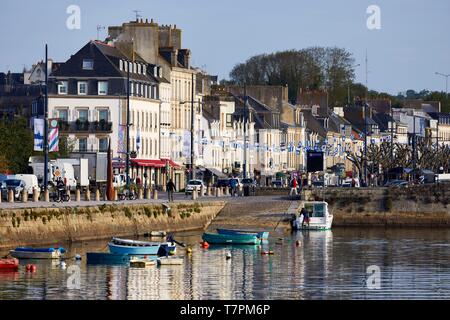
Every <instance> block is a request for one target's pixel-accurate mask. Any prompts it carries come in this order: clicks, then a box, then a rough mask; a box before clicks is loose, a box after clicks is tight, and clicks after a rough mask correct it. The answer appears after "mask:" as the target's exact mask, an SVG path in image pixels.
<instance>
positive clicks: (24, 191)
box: [22, 189, 28, 203]
mask: <svg viewBox="0 0 450 320" xmlns="http://www.w3.org/2000/svg"><path fill="white" fill-rule="evenodd" d="M22 202H23V203H27V202H28V191H27V190H26V189H23V190H22Z"/></svg>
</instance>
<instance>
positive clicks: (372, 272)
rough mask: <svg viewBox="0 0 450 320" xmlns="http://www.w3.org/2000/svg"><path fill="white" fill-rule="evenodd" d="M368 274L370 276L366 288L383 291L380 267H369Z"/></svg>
mask: <svg viewBox="0 0 450 320" xmlns="http://www.w3.org/2000/svg"><path fill="white" fill-rule="evenodd" d="M366 273H367V274H368V275H369V276H368V277H367V280H366V286H367V289H369V290H380V289H381V269H380V267H379V266H376V265H372V266H368V267H367V271H366Z"/></svg>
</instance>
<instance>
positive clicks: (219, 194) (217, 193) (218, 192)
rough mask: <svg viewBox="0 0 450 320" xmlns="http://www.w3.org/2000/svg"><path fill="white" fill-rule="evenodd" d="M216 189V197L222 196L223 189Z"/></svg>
mask: <svg viewBox="0 0 450 320" xmlns="http://www.w3.org/2000/svg"><path fill="white" fill-rule="evenodd" d="M215 189H216V193H215V195H216V197H220V196H221V192H220V191H221V189H220V188H215Z"/></svg>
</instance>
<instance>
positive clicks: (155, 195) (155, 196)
mask: <svg viewBox="0 0 450 320" xmlns="http://www.w3.org/2000/svg"><path fill="white" fill-rule="evenodd" d="M153 199H154V200H158V190H156V189H155V190H153Z"/></svg>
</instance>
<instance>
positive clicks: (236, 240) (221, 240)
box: [202, 233, 261, 244]
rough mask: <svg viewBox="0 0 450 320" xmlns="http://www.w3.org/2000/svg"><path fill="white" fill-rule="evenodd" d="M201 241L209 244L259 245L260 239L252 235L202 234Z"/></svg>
mask: <svg viewBox="0 0 450 320" xmlns="http://www.w3.org/2000/svg"><path fill="white" fill-rule="evenodd" d="M202 239H203V240H204V241H206V242H208V243H209V244H259V243H260V241H261V240H260V239H259V238H258V237H257V236H256V235H254V234H234V235H227V234H214V233H204V234H203V236H202Z"/></svg>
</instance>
